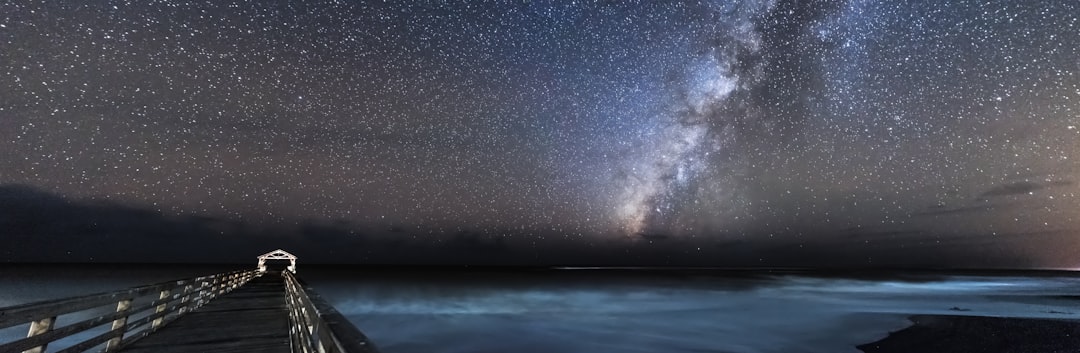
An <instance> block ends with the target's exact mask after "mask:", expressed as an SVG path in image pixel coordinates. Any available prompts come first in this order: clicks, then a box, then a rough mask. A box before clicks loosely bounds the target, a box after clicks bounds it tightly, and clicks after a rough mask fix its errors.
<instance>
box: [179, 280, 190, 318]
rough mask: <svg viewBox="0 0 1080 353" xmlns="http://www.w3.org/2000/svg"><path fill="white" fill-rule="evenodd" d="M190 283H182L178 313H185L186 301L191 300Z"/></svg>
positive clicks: (186, 310) (186, 309) (186, 308)
mask: <svg viewBox="0 0 1080 353" xmlns="http://www.w3.org/2000/svg"><path fill="white" fill-rule="evenodd" d="M191 288H192V286H191V283H188V284H186V285H184V291H183V292H181V293H180V310H179V313H180V315H184V314H187V312H188V302H189V301H191Z"/></svg>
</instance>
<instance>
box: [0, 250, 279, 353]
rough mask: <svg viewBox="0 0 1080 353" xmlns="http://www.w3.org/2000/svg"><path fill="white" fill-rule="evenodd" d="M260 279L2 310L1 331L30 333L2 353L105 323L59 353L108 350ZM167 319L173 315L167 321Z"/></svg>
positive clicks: (183, 283)
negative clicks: (74, 317)
mask: <svg viewBox="0 0 1080 353" xmlns="http://www.w3.org/2000/svg"><path fill="white" fill-rule="evenodd" d="M259 274H260V273H259V272H258V271H255V270H246V271H231V272H224V273H219V274H214V275H208V276H199V277H194V278H188V279H181V280H174V281H168V282H162V283H157V284H151V285H145V286H138V287H132V288H128V289H121V290H117V291H111V292H104V293H96V294H89V295H83V296H78V297H72V298H60V299H53V300H45V301H39V302H33V303H26V304H20V305H15V306H11V307H7V308H0V329H3V328H8V327H12V326H16V325H22V324H26V323H30V332H29V334H28V335H27V337H26V338H23V339H19V340H16V341H12V342H5V343H0V352H9V351H11V352H19V351H24V352H31V353H43V352H44V351H45V348H46V347H47V345H48V344H49V343H51V342H54V341H56V340H59V339H62V338H65V337H68V336H71V335H73V334H76V333H79V332H83V331H86V330H89V329H92V328H95V327H99V326H102V325H105V324H108V323H112V328H111V329H110V330H109V331H107V332H105V333H103V334H100V335H97V336H95V337H92V338H89V339H87V340H84V341H82V342H79V343H77V344H75V345H73V346H71V347H69V348H67V349H64V350H63V351H61V352H81V351H84V350H87V349H90V348H93V347H95V346H98V345H100V344H102V343H105V342H108V345H107V346H106V351H112V350H115V349H116V348H118V347H120V346H121V345H124V344H128V343H130V342H131V341H134V340H136V339H139V338H141V337H144V336H146V335H147V334H149V333H150V332H153V331H154V330H156V329H157V328H159V327H161V326H163V325H164V324H166V323H168V322H169V321H171V319H175V318H176V317H177V316H179V314H182V313H184V312H187V311H191V310H194V309H196V308H198V307H199V306H201V305H203V304H205V302H207V301H209V300H210V299H213V298H214V297H216V296H218V295H220V294H224V293H227V292H228V291H231V290H232V289H235V288H236V287H239V286H240V285H243V284H244V283H246V282H247V281H249V280H251V278H254V277H256V276H258V275H259ZM177 288H182V290H181V291H174V289H177ZM152 294H157V295H158V297H157V298H156V300H153V301H151V302H150V303H148V304H142V305H140V306H138V307H134V308H133V307H131V305H132V302H133V301H134V300H135V299H139V298H145V297H146V296H148V295H152ZM114 303H115V305H116V310H115V311H113V312H110V313H108V314H104V315H99V316H96V317H93V318H89V319H85V320H82V321H79V322H75V323H71V324H68V325H65V326H62V327H58V328H54V327H53V324H54V323H55V321H56V318H57V317H58V316H60V315H65V314H72V313H76V312H81V311H86V310H90V309H95V308H101V307H103V306H105V305H110V304H114ZM150 309H156V310H155V312H153V313H151V314H149V315H147V316H146V317H143V318H140V319H138V320H135V321H132V322H128V321H127V319H128V317H130V316H132V315H134V314H138V313H142V312H144V311H146V310H150ZM173 314H177V315H173ZM170 315H172V317H171V319H170V317H169V316H170ZM147 324H152V326H151V327H147V328H146V329H143V330H141V331H139V332H138V334H137V335H133V336H129V337H126V338H125V337H124V335H125V333H127V332H131V331H133V329H135V328H137V327H140V326H143V325H147Z"/></svg>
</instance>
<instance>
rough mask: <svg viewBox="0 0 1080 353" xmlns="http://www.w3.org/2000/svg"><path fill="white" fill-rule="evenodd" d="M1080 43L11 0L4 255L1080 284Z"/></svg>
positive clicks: (706, 13)
mask: <svg viewBox="0 0 1080 353" xmlns="http://www.w3.org/2000/svg"><path fill="white" fill-rule="evenodd" d="M1078 48H1080V3H1078V2H1076V1H1074V0H1047V1H1005V0H1000V1H994V0H989V1H986V0H983V1H960V0H949V1H937V0H924V1H886V0H878V1H874V0H852V1H792V0H775V1H753V0H751V1H700V2H689V1H688V2H681V1H657V2H637V1H569V0H567V1H505V2H502V1H500V2H464V1H462V2H458V1H400V2H393V1H390V2H381V1H380V2H361V1H345V0H342V1H218V0H213V1H179V0H160V1H99V0H91V1H3V2H0V207H2V208H0V209H3V210H6V211H5V213H6V215H5V214H0V232H6V233H7V234H6V235H2V236H3V238H0V248H2V249H3V250H0V260H4V261H124V260H125V259H127V260H132V261H135V260H140V259H144V258H145V259H154V258H162V257H158V256H159V255H160V256H164V257H163V258H167V259H171V260H170V261H185V259H184V257H183V256H181V255H178V254H179V253H180V252H182V251H183V250H190V249H194V248H201V247H203V246H206V245H208V244H207V242H211V243H209V244H213V242H217V243H218V244H219V245H217V246H214V245H210V246H211V247H215V248H218V250H215V251H218V252H217V253H213V254H217V255H213V254H211V255H201V257H200V255H188V256H194V257H196V259H192V261H196V260H206V261H211V260H213V261H216V260H220V259H225V258H229V256H231V255H227V254H230V253H240V254H241V255H242V258H244V259H246V258H248V257H253V256H254V255H256V254H258V253H259V252H250V251H247V250H246V249H248V248H252V249H258V250H272V249H274V248H278V247H283V246H292V247H293V248H297V249H300V250H299V251H298V252H299V253H298V255H301V257H302V258H303V257H305V256H306V257H308V258H312V257H316V258H325V259H327V260H326V261H330V262H355V263H369V262H384V263H414V262H425V263H428V262H431V263H439V262H440V261H443V260H445V261H444V262H447V263H470V262H476V263H515V264H516V263H526V264H620V265H636V264H642V265H694V266H700V265H716V266H815V265H820V266H831V265H836V266H905V265H910V266H920V265H925V266H961V267H963V266H974V267H1080V197H1078V194H1080V186H1078V184H1077V182H1078V178H1080V49H1078ZM58 222H59V223H58ZM140 222H141V223H140ZM155 222H156V223H155ZM133 223H138V224H142V225H141V226H132V225H131V224H133ZM140 227H141V228H140ZM166 228H167V229H166ZM154 229H159V230H160V231H155V230H154ZM162 229H163V230H162ZM177 229H182V230H177ZM161 232H165V233H168V234H165V235H162V234H159V233H161ZM170 232H172V233H170ZM169 234H172V235H169ZM117 239H121V240H123V243H126V244H134V245H129V246H130V247H129V248H124V247H121V248H120V249H119V250H117V249H112V250H109V251H113V253H108V251H107V248H109V246H106V245H103V244H105V243H108V242H112V241H117ZM196 240H197V241H196ZM245 244H247V245H245ZM387 244H389V245H387ZM279 245H280V246H279ZM170 251H172V252H170ZM252 251H254V250H252ZM174 252H175V253H174ZM163 254H172V255H169V256H171V257H169V256H165V255H163ZM387 254H394V255H393V256H392V258H391V257H387V256H390V255H387ZM402 254H412V255H411V256H410V255H402ZM237 256H239V255H237ZM380 256H382V257H380Z"/></svg>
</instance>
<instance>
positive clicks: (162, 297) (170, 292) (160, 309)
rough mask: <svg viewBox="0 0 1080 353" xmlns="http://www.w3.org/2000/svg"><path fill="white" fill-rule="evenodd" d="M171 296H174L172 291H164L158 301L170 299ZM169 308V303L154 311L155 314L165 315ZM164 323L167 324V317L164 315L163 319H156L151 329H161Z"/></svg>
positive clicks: (162, 304) (159, 306) (160, 305)
mask: <svg viewBox="0 0 1080 353" xmlns="http://www.w3.org/2000/svg"><path fill="white" fill-rule="evenodd" d="M169 295H172V291H170V290H168V289H162V290H161V294H159V295H158V299H165V298H168V297H169ZM168 308H169V303H168V302H164V303H161V304H159V305H158V306H157V309H155V310H154V313H158V314H160V313H163V312H165V310H167V309H168ZM164 322H165V315H162V316H161V317H159V318H156V319H154V323H153V324H151V326H150V329H157V328H158V327H161V324H162V323H164Z"/></svg>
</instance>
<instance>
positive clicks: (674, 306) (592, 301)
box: [0, 265, 1080, 353]
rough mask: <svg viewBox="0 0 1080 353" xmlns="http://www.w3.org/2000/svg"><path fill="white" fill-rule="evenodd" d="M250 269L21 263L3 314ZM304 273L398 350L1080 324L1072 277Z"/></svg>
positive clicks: (703, 341) (800, 339)
mask: <svg viewBox="0 0 1080 353" xmlns="http://www.w3.org/2000/svg"><path fill="white" fill-rule="evenodd" d="M237 268H238V267H236V266H224V267H222V266H100V265H94V266H68V265H63V266H61V265H55V266H29V265H15V266H12V265H8V266H4V267H0V306H10V305H15V304H20V303H27V302H33V301H38V300H45V299H52V298H59V297H66V296H73V295H81V294H90V293H95V292H102V291H108V290H114V289H121V288H125V287H130V286H135V285H141V284H147V283H155V282H162V281H166V280H171V279H178V278H185V277H191V276H194V275H201V274H210V273H216V272H221V271H224V270H233V269H237ZM299 270H300V272H299V277H300V278H301V279H303V280H304V281H306V282H307V283H308V284H309V285H311V286H312V287H313V288H314V289H315V290H316V291H318V292H319V293H320V294H321V295H322V296H323V297H324V299H326V300H327V301H329V302H330V303H331V304H332V305H334V306H335V307H336V308H337V309H338V310H339V311H340V312H341V313H343V314H344V315H345V316H346V317H347V318H348V319H349V320H350V321H352V322H353V323H354V324H355V325H356V326H357V327H358V328H359V329H360V330H361V331H363V332H364V333H365V334H366V335H367V336H368V337H369V338H370V339H371V340H372V342H374V343H375V344H376V346H377V347H379V349H380V350H381V351H382V352H384V353H414V352H416V353H419V352H425V353H457V352H461V353H466V352H469V353H484V352H523V353H531V352H536V353H540V352H544V353H548V352H583V353H584V352H590V353H596V352H613V353H614V352H620V353H625V352H746V353H757V352H761V353H766V352H777V353H779V352H829V353H837V352H841V353H842V352H859V350H858V349H856V348H855V346H856V345H859V344H864V343H869V342H873V341H876V340H879V339H882V338H884V337H885V336H886V335H888V334H889V332H892V331H896V330H900V329H902V328H904V327H907V326H908V325H910V322H909V321H908V319H907V317H908V316H911V315H915V314H943V315H978V316H1005V317H1024V318H1059V319H1062V318H1063V319H1078V318H1080V309H1077V308H1078V307H1080V306H1077V305H1076V304H1077V303H1078V299H1077V298H1078V295H1080V277H1076V276H1073V275H1072V274H1071V273H1068V272H1057V273H1047V272H1038V273H1032V275H1025V274H1024V273H1020V272H1009V273H1003V274H1002V273H999V274H972V273H964V274H944V273H925V272H922V273H907V274H897V273H892V274H882V273H874V274H872V275H866V274H854V273H848V274H835V273H833V274H824V273H820V272H819V273H811V272H794V271H734V272H733V271H704V270H696V271H678V270H671V271H659V270H627V269H624V270H598V269H581V270H574V269H563V270H547V271H540V270H529V271H512V270H490V269H489V270H463V269H455V270H431V269H408V270H404V269H356V268H330V267H312V266H309V267H303V266H301V267H300V269H299ZM24 330H25V328H24V327H21V326H19V327H15V328H12V329H5V330H0V340H2V341H5V342H6V341H10V340H12V339H16V338H18V337H22V336H23V335H25V331H24ZM83 336H87V337H89V334H87V335H83ZM75 339H78V337H75V338H72V340H75ZM62 345H63V342H61V343H59V344H58V345H57V347H60V346H62ZM51 348H52V347H50V349H51Z"/></svg>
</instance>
